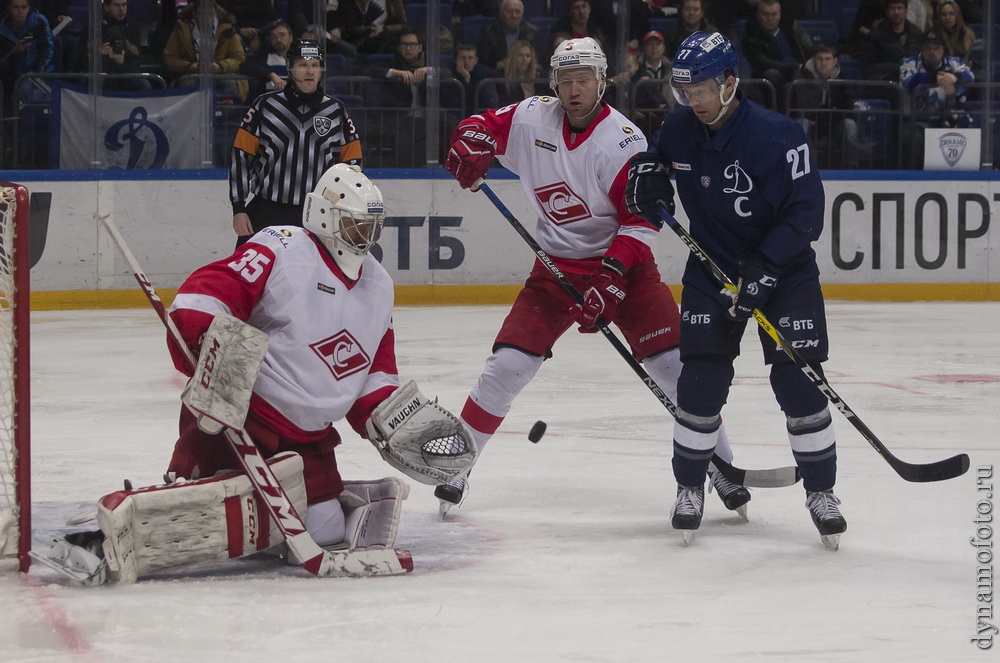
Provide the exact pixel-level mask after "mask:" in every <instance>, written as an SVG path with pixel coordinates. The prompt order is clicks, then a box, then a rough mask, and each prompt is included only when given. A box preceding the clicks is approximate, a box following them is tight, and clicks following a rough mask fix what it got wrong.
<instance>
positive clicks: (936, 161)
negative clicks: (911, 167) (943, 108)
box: [924, 129, 982, 170]
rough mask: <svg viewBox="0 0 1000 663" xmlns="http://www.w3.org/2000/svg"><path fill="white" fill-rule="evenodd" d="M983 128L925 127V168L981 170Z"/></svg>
mask: <svg viewBox="0 0 1000 663" xmlns="http://www.w3.org/2000/svg"><path fill="white" fill-rule="evenodd" d="M981 132H982V130H981V129H924V170H979V156H980V151H981V148H982V137H981Z"/></svg>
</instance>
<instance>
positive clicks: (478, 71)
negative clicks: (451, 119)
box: [455, 44, 500, 117]
mask: <svg viewBox="0 0 1000 663" xmlns="http://www.w3.org/2000/svg"><path fill="white" fill-rule="evenodd" d="M495 76H496V72H495V71H493V70H492V69H489V68H488V67H484V66H483V65H481V64H480V63H479V57H478V56H477V55H476V47H475V46H473V45H472V44H459V45H458V47H457V48H456V49H455V78H456V79H458V82H459V83H461V84H462V88H463V89H464V90H465V115H466V117H468V116H469V115H473V114H475V113H477V112H479V111H480V110H483V109H486V108H499V107H500V102H499V97H498V96H497V86H496V83H494V82H492V81H489V82H486V83H484V82H483V81H484V80H486V79H487V78H494V77H495ZM477 91H478V93H479V94H478V96H477V94H476V92H477Z"/></svg>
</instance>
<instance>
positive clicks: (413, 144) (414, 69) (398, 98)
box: [364, 28, 451, 167]
mask: <svg viewBox="0 0 1000 663" xmlns="http://www.w3.org/2000/svg"><path fill="white" fill-rule="evenodd" d="M435 71H436V70H435V69H434V68H433V67H429V66H427V63H426V62H425V56H424V44H423V41H422V39H421V36H420V33H419V32H418V31H417V30H415V29H413V28H405V29H404V30H403V31H402V32H400V34H399V41H398V42H397V43H396V54H395V55H394V56H393V59H392V61H390V63H389V66H388V67H383V66H371V67H367V68H366V69H365V70H364V74H365V75H366V76H369V77H370V78H372V79H374V80H375V81H377V83H376V86H375V87H374V88H373V91H374V98H369V100H368V101H369V103H371V104H372V105H375V106H390V107H393V108H401V109H410V110H409V111H408V112H399V113H397V114H396V115H395V118H396V122H395V123H393V126H392V127H391V133H392V137H393V139H394V140H395V141H396V145H397V148H396V164H395V165H397V166H403V167H411V166H418V165H422V164H423V163H425V162H426V158H425V153H426V145H427V130H426V126H425V121H426V120H425V119H424V118H425V115H424V111H423V109H424V108H425V107H426V106H427V78H428V76H429V75H430V74H431V73H432V72H435ZM436 73H437V74H438V75H439V76H440V77H441V78H442V79H443V78H451V72H450V71H448V70H443V71H436Z"/></svg>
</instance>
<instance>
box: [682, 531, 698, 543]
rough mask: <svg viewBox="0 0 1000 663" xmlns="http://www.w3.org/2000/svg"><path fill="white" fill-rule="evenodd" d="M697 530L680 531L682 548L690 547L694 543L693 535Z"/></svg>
mask: <svg viewBox="0 0 1000 663" xmlns="http://www.w3.org/2000/svg"><path fill="white" fill-rule="evenodd" d="M697 531H698V530H695V529H682V530H681V539H682V540H683V541H684V547H687V546H689V545H691V544H692V543H693V542H694V534H695V532H697Z"/></svg>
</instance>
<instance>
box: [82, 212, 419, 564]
mask: <svg viewBox="0 0 1000 663" xmlns="http://www.w3.org/2000/svg"><path fill="white" fill-rule="evenodd" d="M99 219H100V221H101V222H102V223H103V224H104V227H105V228H106V229H107V231H108V233H109V234H110V235H111V238H112V239H113V240H114V242H115V244H116V245H117V246H118V250H119V251H120V252H121V254H122V256H123V257H124V258H125V260H126V261H127V262H128V264H129V267H130V268H131V270H132V276H134V277H135V280H136V281H137V282H138V283H139V287H140V288H141V289H142V291H143V292H144V293H145V295H146V298H147V299H148V300H149V303H150V304H151V305H152V307H153V309H154V310H155V311H156V313H157V315H158V316H159V317H160V320H161V321H162V322H163V324H164V325H165V326H166V328H167V332H168V333H169V334H170V336H171V338H172V339H173V340H174V342H175V343H176V344H177V346H178V347H179V348H181V349H182V350H183V351H184V353H185V356H186V359H187V362H188V366H189V367H190V368H192V369H193V368H194V366H195V364H196V361H195V357H194V354H193V353H192V352H191V350H190V348H188V346H187V343H185V342H184V338H183V336H181V333H180V330H179V329H177V325H176V324H175V323H174V321H173V319H172V318H171V317H170V315H169V314H168V313H167V309H166V307H165V306H164V305H163V301H162V300H161V299H160V296H159V295H158V294H156V290H155V289H154V288H153V285H152V283H150V281H149V279H148V278H147V277H146V275H145V274H144V273H143V271H142V268H141V267H140V266H139V262H138V260H136V257H135V255H134V254H133V253H132V251H131V250H130V249H129V248H128V245H127V244H126V243H125V239H124V238H123V237H122V235H121V233H120V232H119V231H118V226H116V225H115V223H114V221H112V220H111V217H110V215H103V216H100V217H99ZM224 434H225V437H226V440H227V441H228V442H229V444H230V446H231V447H232V449H233V452H234V453H235V455H236V457H237V459H239V462H240V466H241V467H242V468H243V471H244V472H245V473H246V475H247V476H248V477H249V478H250V481H251V482H252V483H253V486H254V490H255V491H256V492H257V493H258V494H259V495H260V497H261V501H262V502H263V503H264V504H265V506H266V508H267V511H268V513H269V514H270V516H271V519H272V520H273V521H274V522H275V524H276V525H277V527H278V529H279V530H280V531H281V534H282V536H283V537H284V539H285V543H286V544H287V545H288V549H289V551H290V552H291V553H292V555H293V556H294V558H295V559H298V560H301V565H302V568H304V569H305V570H307V571H309V573H312V574H313V575H316V576H335V577H343V576H372V575H397V574H400V573H407V572H409V571H412V570H413V558H412V556H411V555H410V551H408V550H403V549H393V548H386V549H374V550H356V551H341V552H331V551H328V550H324V549H323V548H321V547H320V546H319V545H318V544H317V543H316V542H315V541H314V540H313V538H312V536H310V534H309V532H308V531H307V530H306V527H305V524H304V523H303V521H302V518H301V517H300V516H299V514H298V513H297V512H296V511H295V507H294V506H293V505H292V502H291V500H290V499H289V498H288V495H287V493H285V490H284V488H282V487H281V484H280V483H279V482H278V480H277V478H276V477H275V476H274V472H273V471H272V470H271V468H270V466H269V465H268V464H267V463H266V462H265V461H264V457H263V456H261V453H260V449H258V448H257V445H256V444H254V441H253V440H252V439H250V436H249V435H247V433H246V432H245V431H243V430H237V429H234V428H226V429H225V431H224Z"/></svg>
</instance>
